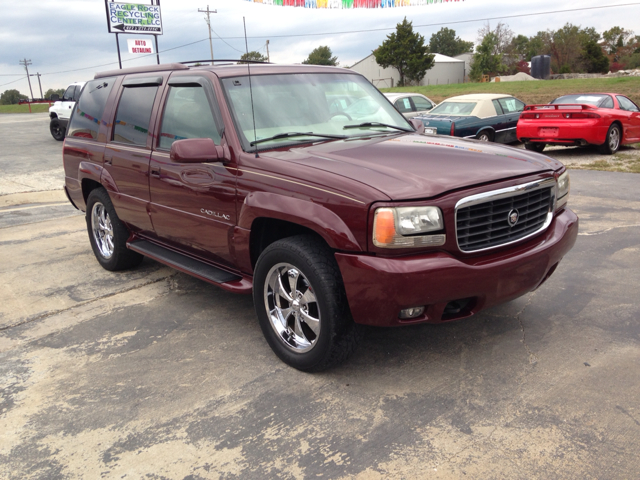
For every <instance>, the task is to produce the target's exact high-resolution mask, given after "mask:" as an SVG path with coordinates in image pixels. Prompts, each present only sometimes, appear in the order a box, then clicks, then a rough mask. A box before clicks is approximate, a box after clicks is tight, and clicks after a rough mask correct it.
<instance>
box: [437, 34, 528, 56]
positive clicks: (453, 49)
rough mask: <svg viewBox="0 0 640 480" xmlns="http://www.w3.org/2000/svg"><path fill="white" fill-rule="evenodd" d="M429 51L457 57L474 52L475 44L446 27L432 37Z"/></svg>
mask: <svg viewBox="0 0 640 480" xmlns="http://www.w3.org/2000/svg"><path fill="white" fill-rule="evenodd" d="M525 38H526V37H525ZM429 50H430V51H431V52H433V53H439V54H441V55H447V56H449V57H455V56H456V55H460V54H461V53H465V52H472V51H473V42H466V41H464V40H462V39H461V38H460V37H456V31H455V30H452V29H450V28H446V27H444V28H441V29H440V30H438V32H436V33H434V34H433V35H431V40H430V41H429Z"/></svg>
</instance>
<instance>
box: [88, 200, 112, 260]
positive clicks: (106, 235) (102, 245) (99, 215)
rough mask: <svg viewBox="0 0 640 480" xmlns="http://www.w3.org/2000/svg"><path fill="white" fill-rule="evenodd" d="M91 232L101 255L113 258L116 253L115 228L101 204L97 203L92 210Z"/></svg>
mask: <svg viewBox="0 0 640 480" xmlns="http://www.w3.org/2000/svg"><path fill="white" fill-rule="evenodd" d="M91 231H92V232H93V239H94V240H95V242H96V245H97V246H98V250H100V255H102V256H103V257H104V258H111V255H113V251H114V246H113V226H112V225H111V218H109V213H108V212H107V209H106V208H105V206H104V205H103V204H102V203H100V202H96V203H95V204H94V205H93V208H92V209H91Z"/></svg>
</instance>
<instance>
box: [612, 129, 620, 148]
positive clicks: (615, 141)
mask: <svg viewBox="0 0 640 480" xmlns="http://www.w3.org/2000/svg"><path fill="white" fill-rule="evenodd" d="M619 146H620V130H619V129H618V128H617V127H614V128H612V129H611V132H609V149H610V150H611V151H612V152H615V151H617V150H618V147H619Z"/></svg>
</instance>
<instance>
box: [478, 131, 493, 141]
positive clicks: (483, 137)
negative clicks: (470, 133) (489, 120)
mask: <svg viewBox="0 0 640 480" xmlns="http://www.w3.org/2000/svg"><path fill="white" fill-rule="evenodd" d="M476 138H477V139H478V140H480V141H481V142H493V134H492V133H491V132H490V131H488V130H483V131H481V132H480V133H478V134H477V135H476Z"/></svg>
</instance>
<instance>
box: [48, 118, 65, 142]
mask: <svg viewBox="0 0 640 480" xmlns="http://www.w3.org/2000/svg"><path fill="white" fill-rule="evenodd" d="M49 131H50V132H51V136H52V137H53V138H54V139H56V140H57V141H59V142H61V141H62V140H64V136H65V134H66V131H65V128H64V127H62V126H61V125H60V121H59V120H58V119H57V118H54V119H52V120H51V123H49Z"/></svg>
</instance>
